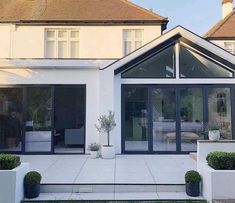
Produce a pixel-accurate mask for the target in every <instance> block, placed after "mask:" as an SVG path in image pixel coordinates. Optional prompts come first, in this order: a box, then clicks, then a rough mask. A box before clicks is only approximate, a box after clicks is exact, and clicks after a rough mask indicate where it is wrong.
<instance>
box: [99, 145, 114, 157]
mask: <svg viewBox="0 0 235 203" xmlns="http://www.w3.org/2000/svg"><path fill="white" fill-rule="evenodd" d="M101 155H102V158H104V159H113V158H114V157H115V147H114V146H113V145H111V146H108V145H103V146H102V148H101Z"/></svg>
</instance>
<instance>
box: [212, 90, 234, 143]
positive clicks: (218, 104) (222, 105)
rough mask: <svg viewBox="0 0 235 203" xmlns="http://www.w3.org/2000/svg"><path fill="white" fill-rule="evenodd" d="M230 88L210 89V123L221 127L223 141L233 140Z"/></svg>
mask: <svg viewBox="0 0 235 203" xmlns="http://www.w3.org/2000/svg"><path fill="white" fill-rule="evenodd" d="M231 115H232V114H231V96H230V88H209V89H208V121H209V123H216V124H217V125H219V126H220V133H221V139H228V140H231V139H232V125H231V120H232V119H231Z"/></svg>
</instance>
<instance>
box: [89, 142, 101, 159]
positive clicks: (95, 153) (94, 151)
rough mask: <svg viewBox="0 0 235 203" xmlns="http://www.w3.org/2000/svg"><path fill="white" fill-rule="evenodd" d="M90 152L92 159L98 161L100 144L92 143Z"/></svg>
mask: <svg viewBox="0 0 235 203" xmlns="http://www.w3.org/2000/svg"><path fill="white" fill-rule="evenodd" d="M88 150H89V151H90V157H91V158H92V159H96V158H98V157H99V154H98V152H99V150H100V145H99V144H96V143H91V144H90V145H89V146H88Z"/></svg>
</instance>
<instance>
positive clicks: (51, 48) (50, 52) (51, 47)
mask: <svg viewBox="0 0 235 203" xmlns="http://www.w3.org/2000/svg"><path fill="white" fill-rule="evenodd" d="M46 55H47V58H55V57H56V54H55V42H54V41H47V54H46Z"/></svg>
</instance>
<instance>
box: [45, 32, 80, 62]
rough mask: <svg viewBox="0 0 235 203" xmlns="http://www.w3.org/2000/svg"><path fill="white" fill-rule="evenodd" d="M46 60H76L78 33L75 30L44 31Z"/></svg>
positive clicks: (77, 55) (77, 54)
mask: <svg viewBox="0 0 235 203" xmlns="http://www.w3.org/2000/svg"><path fill="white" fill-rule="evenodd" d="M45 51H46V58H78V57H79V31H78V30H75V29H71V30H67V29H48V30H46V50H45Z"/></svg>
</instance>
